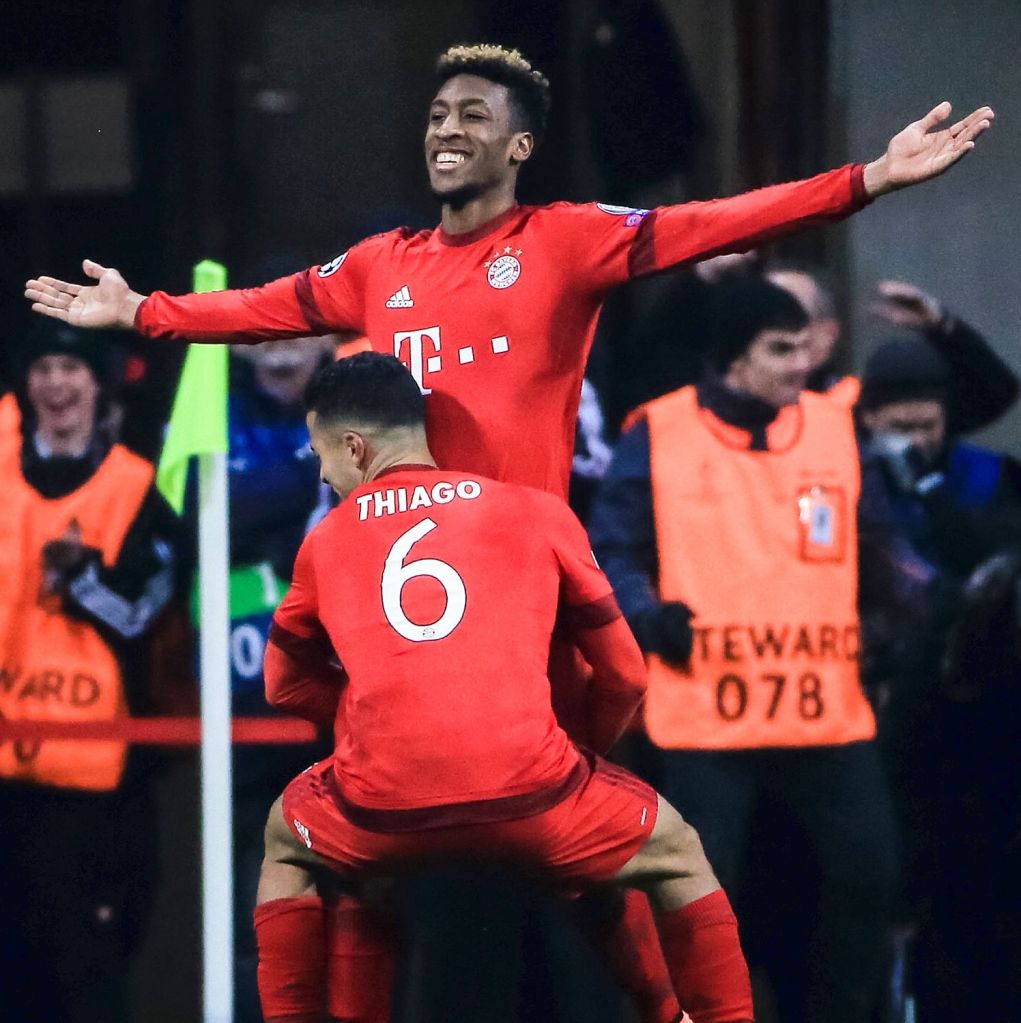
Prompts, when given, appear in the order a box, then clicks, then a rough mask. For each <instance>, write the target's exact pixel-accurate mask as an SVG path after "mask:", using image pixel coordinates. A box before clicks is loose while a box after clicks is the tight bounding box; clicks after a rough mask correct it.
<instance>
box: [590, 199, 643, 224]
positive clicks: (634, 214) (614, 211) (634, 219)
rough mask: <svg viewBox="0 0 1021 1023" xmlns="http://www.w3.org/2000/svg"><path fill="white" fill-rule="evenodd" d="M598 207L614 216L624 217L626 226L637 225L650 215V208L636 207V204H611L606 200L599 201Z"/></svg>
mask: <svg viewBox="0 0 1021 1023" xmlns="http://www.w3.org/2000/svg"><path fill="white" fill-rule="evenodd" d="M596 209H598V210H602V211H603V212H604V213H609V214H610V215H611V216H614V217H623V218H624V226H625V227H637V226H638V225H639V224H640V223H641V222H642V221H643V220H644V219H645V218H646V217H647V216H648V215H649V211H648V210H640V209H636V208H635V207H634V206H611V205H609V204H608V203H605V202H597V203H596Z"/></svg>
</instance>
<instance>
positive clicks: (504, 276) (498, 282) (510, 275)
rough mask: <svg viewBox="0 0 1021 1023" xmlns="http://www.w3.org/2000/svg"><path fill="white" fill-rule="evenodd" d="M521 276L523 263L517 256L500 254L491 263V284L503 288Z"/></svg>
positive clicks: (492, 286) (489, 278)
mask: <svg viewBox="0 0 1021 1023" xmlns="http://www.w3.org/2000/svg"><path fill="white" fill-rule="evenodd" d="M520 276H521V264H520V263H519V262H518V260H517V257H516V256H500V257H498V258H497V259H494V260H493V262H492V263H490V264H489V274H488V280H489V286H490V287H491V288H497V289H499V290H501V291H502V290H503V289H504V288H509V287H510V286H511V285H512V284H513V283H514V282H515V281H516V280H517V279H518V278H519V277H520Z"/></svg>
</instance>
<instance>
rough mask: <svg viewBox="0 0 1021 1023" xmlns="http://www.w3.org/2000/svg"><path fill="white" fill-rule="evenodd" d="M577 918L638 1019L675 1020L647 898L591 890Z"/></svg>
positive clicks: (674, 1004)
mask: <svg viewBox="0 0 1021 1023" xmlns="http://www.w3.org/2000/svg"><path fill="white" fill-rule="evenodd" d="M577 916H578V921H579V923H580V924H581V927H582V930H584V931H585V932H586V934H587V935H588V937H589V939H590V940H591V941H592V942H593V944H594V945H595V946H596V948H598V949H599V951H600V952H601V953H602V955H603V958H604V960H605V961H606V962H607V963H608V964H609V966H610V969H611V971H612V972H613V977H614V980H616V981H617V984H618V985H619V986H620V988H621V989H622V990H623V991H624V992H625V993H626V994H628V995H629V996H630V998H631V1000H632V1001H633V1003H634V1005H635V1008H636V1009H638V1014H639V1019H641V1021H642V1023H675V1021H676V1019H677V1017H678V1016H679V1015H680V1012H681V1008H680V1006H679V1005H678V1004H677V996H676V995H675V994H674V986H673V982H672V981H671V979H670V974H669V972H668V971H667V967H666V961H665V960H664V958H663V950H662V948H661V947H660V943H659V935H658V934H657V932H656V923H655V921H654V920H653V917H652V908H651V907H650V906H649V900H648V898H647V897H646V896H645V895H644V894H643V893H642V892H639V891H635V890H634V889H629V890H627V891H626V892H617V891H603V892H594V893H592V894H590V895H586V896H584V897H583V898H582V899H580V900H579V902H578V914H577Z"/></svg>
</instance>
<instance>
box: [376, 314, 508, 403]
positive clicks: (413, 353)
mask: <svg viewBox="0 0 1021 1023" xmlns="http://www.w3.org/2000/svg"><path fill="white" fill-rule="evenodd" d="M405 341H407V343H408V344H407V349H405V346H404V342H405ZM486 347H489V348H490V349H492V352H493V354H494V355H504V354H505V353H506V352H509V351H510V339H509V338H507V337H506V336H505V335H503V334H501V335H500V336H499V337H492V338H490V339H489V344H488V346H482V349H483V351H485V348H486ZM405 351H406V353H407V354H406V355H405ZM394 355H396V356H397V358H398V359H400V360H401V362H403V363H404V365H405V366H407V367H408V369H409V370H410V371H411V375H412V376H413V377H414V378H415V379H416V380H417V381H418V386H419V387H421V388H422V393H423V394H432V388H431V387H426V386H425V375H426V373H439V372H440V371H441V370H442V369H443V353H442V352H441V351H440V328H439V327H425V328H424V329H422V330H404V331H399V332H397V333H395V334H394ZM474 361H475V346H474V345H462V346H461V347H460V348H458V349H457V363H458V365H459V366H467V365H469V364H470V363H473V362H474Z"/></svg>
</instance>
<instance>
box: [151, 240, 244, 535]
mask: <svg viewBox="0 0 1021 1023" xmlns="http://www.w3.org/2000/svg"><path fill="white" fill-rule="evenodd" d="M192 285H193V289H194V290H195V291H223V290H224V288H226V287H227V268H226V267H225V266H224V265H223V264H222V263H216V262H214V261H213V260H211V259H204V260H202V262H201V263H197V264H196V265H195V269H194V274H193V278H192ZM226 451H227V346H226V345H206V344H203V345H195V344H193V345H189V346H188V354H187V355H186V356H185V359H184V368H183V369H182V370H181V380H180V383H179V384H178V385H177V394H176V395H175V396H174V408H173V411H172V412H171V414H170V425H169V427H168V428H167V438H166V441H165V442H164V444H163V451H162V453H161V454H160V462H159V468H158V469H157V470H156V486H157V487H159V489H160V492H161V493H162V494H163V496H164V497H165V498H166V499H167V501H168V502H169V503H170V505H171V507H172V508H173V509H174V511H176V512H177V514H178V515H180V514H181V512H182V511H183V509H184V487H185V481H186V479H187V477H188V459H189V458H191V457H192V455H202V454H211V453H213V452H222V453H226Z"/></svg>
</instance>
